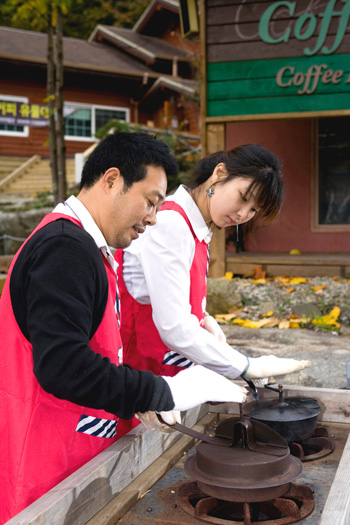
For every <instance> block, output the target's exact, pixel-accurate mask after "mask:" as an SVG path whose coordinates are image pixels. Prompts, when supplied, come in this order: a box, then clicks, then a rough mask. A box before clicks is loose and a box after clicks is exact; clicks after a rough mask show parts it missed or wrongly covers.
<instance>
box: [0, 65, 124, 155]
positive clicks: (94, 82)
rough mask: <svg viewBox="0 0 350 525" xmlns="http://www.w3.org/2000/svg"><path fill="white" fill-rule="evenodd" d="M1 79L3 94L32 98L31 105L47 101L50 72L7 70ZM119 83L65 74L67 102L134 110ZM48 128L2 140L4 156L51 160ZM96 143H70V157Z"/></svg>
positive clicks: (74, 141) (1, 150)
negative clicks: (36, 157) (38, 156)
mask: <svg viewBox="0 0 350 525" xmlns="http://www.w3.org/2000/svg"><path fill="white" fill-rule="evenodd" d="M1 76H2V78H1V87H0V92H1V93H0V94H3V95H14V96H23V97H28V99H29V102H30V103H38V104H43V103H44V100H45V98H46V72H45V71H44V70H42V69H40V68H37V69H36V68H33V69H30V70H29V69H28V68H27V67H23V68H21V67H20V66H17V67H16V68H15V69H14V68H13V67H12V66H6V74H4V71H3V73H2V75H1ZM116 84H117V81H116V80H114V81H113V80H112V79H109V81H108V79H105V78H98V77H97V78H96V77H94V76H93V75H72V74H69V73H66V74H65V86H64V97H65V100H66V101H67V102H81V103H87V104H99V105H105V106H119V107H123V108H130V112H131V119H132V118H133V106H132V104H131V103H130V96H128V95H126V94H123V90H124V91H125V90H126V88H125V87H123V85H119V89H118V91H117V90H116V87H117V86H116ZM48 138H49V134H48V128H35V127H30V128H29V136H28V137H11V136H6V135H1V136H0V155H17V156H24V157H28V156H32V155H34V154H37V155H40V156H42V157H49V154H50V152H49V145H48ZM93 142H94V141H79V140H67V141H66V148H67V155H68V156H72V155H74V153H79V152H82V151H84V150H86V149H87V148H88V147H89V146H90V145H91V144H92V143H93Z"/></svg>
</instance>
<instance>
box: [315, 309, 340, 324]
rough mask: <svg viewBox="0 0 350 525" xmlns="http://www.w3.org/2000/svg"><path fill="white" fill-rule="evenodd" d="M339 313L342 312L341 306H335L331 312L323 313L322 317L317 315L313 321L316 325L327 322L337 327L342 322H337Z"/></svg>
mask: <svg viewBox="0 0 350 525" xmlns="http://www.w3.org/2000/svg"><path fill="white" fill-rule="evenodd" d="M339 314H340V308H339V306H335V307H334V308H333V309H332V311H331V312H330V313H329V314H327V315H322V316H321V317H317V318H316V319H313V320H312V323H313V324H314V325H316V326H317V325H322V324H326V325H329V326H335V327H336V328H339V327H340V324H339V323H338V322H337V319H338V317H339Z"/></svg>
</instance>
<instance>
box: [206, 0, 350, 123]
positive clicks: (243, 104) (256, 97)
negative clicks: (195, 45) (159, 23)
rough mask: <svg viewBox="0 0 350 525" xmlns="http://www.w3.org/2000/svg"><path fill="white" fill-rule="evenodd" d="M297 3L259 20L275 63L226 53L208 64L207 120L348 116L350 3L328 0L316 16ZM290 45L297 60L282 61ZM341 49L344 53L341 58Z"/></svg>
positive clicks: (272, 8) (275, 7) (274, 7)
mask: <svg viewBox="0 0 350 525" xmlns="http://www.w3.org/2000/svg"><path fill="white" fill-rule="evenodd" d="M297 4H298V2H296V1H294V2H290V1H287V0H282V1H278V2H274V3H272V4H270V5H268V7H267V8H266V9H265V10H264V11H263V12H262V14H261V15H260V19H259V23H258V26H259V27H258V29H259V38H260V40H261V42H262V44H261V45H262V46H265V48H264V49H266V46H273V49H276V53H275V57H276V58H264V59H259V60H250V56H247V54H246V55H244V53H241V54H240V56H241V58H242V59H241V60H239V61H237V60H232V58H231V57H228V60H225V56H224V54H223V56H222V59H221V58H220V60H222V61H213V62H212V63H208V64H207V81H208V84H207V116H208V117H216V116H240V115H261V114H275V113H292V112H296V113H300V112H306V111H307V112H322V111H344V110H349V111H350V34H349V20H350V0H330V1H329V2H328V3H325V4H324V9H323V11H322V12H318V13H312V12H310V11H311V9H310V7H312V2H311V3H310V4H309V9H305V2H304V4H303V9H302V10H301V9H299V10H298V9H297V7H298V6H297ZM281 10H283V16H279V17H278V16H276V14H277V12H278V11H279V13H281ZM276 21H278V23H279V26H278V27H279V31H278V32H276V31H273V27H274V26H273V24H276ZM331 28H332V29H331ZM347 31H348V32H347ZM309 39H312V40H311V41H310V42H311V44H310V42H309V43H308V42H307V41H308V40H309ZM346 39H347V40H348V42H347V41H346ZM291 41H293V42H294V44H293V46H294V47H293V50H294V49H295V50H297V51H296V54H297V55H298V56H294V57H290V56H283V54H287V53H286V52H285V51H284V50H285V49H286V47H285V46H289V45H291ZM296 41H297V42H298V43H296ZM304 42H305V46H304V45H303V46H302V48H301V47H300V43H304ZM342 43H343V45H342ZM240 44H241V46H242V42H241V43H240ZM344 44H345V46H344ZM243 45H244V43H243ZM341 45H342V49H343V50H345V53H344V52H339V51H338V54H337V50H339V47H340V46H341ZM257 46H259V44H258V43H257ZM297 46H298V47H297ZM241 49H242V47H241ZM269 49H270V47H269ZM301 49H302V51H301ZM289 50H290V48H289ZM289 54H290V52H289ZM260 55H261V56H264V54H263V51H260ZM269 56H271V53H270V55H269ZM245 58H248V59H245ZM259 58H260V57H259Z"/></svg>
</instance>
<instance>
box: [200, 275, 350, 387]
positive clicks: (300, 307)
mask: <svg viewBox="0 0 350 525" xmlns="http://www.w3.org/2000/svg"><path fill="white" fill-rule="evenodd" d="M313 287H314V288H316V290H315V289H313ZM318 287H322V288H318ZM291 288H293V291H289V292H287V290H290V289H291ZM335 306H338V307H339V308H340V314H339V317H338V321H339V325H340V326H339V328H335V327H334V326H327V325H322V324H321V325H314V324H312V323H311V322H309V323H304V324H303V327H304V328H302V329H299V330H298V329H291V328H288V329H279V328H278V324H277V325H276V326H275V327H273V328H268V327H263V328H259V329H252V328H247V327H244V326H239V325H234V324H224V325H222V328H223V330H224V332H225V334H226V337H227V342H228V343H229V344H231V345H232V346H234V347H235V348H237V350H239V351H240V352H242V353H243V354H244V355H247V356H249V357H259V356H261V355H271V354H272V355H276V356H278V357H293V358H295V359H310V360H311V362H312V366H311V367H310V368H307V369H304V370H302V371H301V372H295V373H293V374H288V375H286V376H282V377H280V378H274V379H275V380H276V381H278V382H281V383H282V384H286V385H303V386H310V387H318V388H335V389H347V388H349V387H350V378H349V379H348V378H347V375H346V363H347V362H350V326H349V325H350V283H349V281H348V280H347V279H341V278H339V279H338V278H337V279H332V278H329V277H314V278H312V279H307V281H306V282H302V283H294V284H293V282H292V281H291V280H289V281H288V282H281V281H272V280H268V281H267V282H265V283H260V284H259V283H254V282H253V280H252V279H234V280H227V279H208V305H207V309H208V311H209V312H210V313H211V314H219V313H221V314H222V313H227V312H228V311H229V310H234V311H235V310H236V311H237V310H242V309H243V310H242V311H241V312H240V313H239V314H238V317H239V318H240V319H251V320H259V319H261V318H262V316H263V314H265V313H267V312H269V311H271V310H273V311H274V314H273V316H275V317H278V318H279V319H280V320H283V319H289V318H290V316H291V315H301V314H302V313H303V312H304V313H305V312H308V313H309V314H310V312H312V314H311V316H313V318H315V315H316V317H317V315H318V316H322V315H326V314H328V313H329V312H330V311H331V310H332V309H333V308H334V307H335ZM315 312H318V313H316V314H315ZM348 383H349V384H348Z"/></svg>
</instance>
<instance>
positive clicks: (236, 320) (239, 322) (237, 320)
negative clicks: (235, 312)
mask: <svg viewBox="0 0 350 525" xmlns="http://www.w3.org/2000/svg"><path fill="white" fill-rule="evenodd" d="M244 323H245V319H235V320H234V321H233V322H232V324H239V325H243V324H244Z"/></svg>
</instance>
